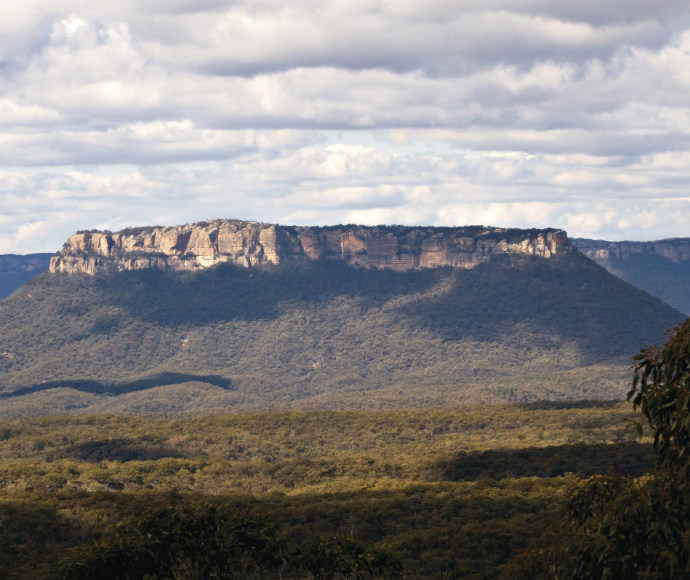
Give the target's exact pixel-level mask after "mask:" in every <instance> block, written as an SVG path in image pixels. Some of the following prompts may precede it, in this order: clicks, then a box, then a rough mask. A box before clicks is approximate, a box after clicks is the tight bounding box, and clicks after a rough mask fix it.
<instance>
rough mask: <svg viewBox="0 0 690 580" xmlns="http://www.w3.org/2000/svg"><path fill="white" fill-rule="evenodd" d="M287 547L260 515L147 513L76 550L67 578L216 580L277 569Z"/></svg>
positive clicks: (211, 509) (202, 508)
mask: <svg viewBox="0 0 690 580" xmlns="http://www.w3.org/2000/svg"><path fill="white" fill-rule="evenodd" d="M287 548H288V543H287V540H286V539H285V538H283V537H282V536H281V535H280V534H279V532H278V530H277V529H276V528H275V526H273V525H272V524H271V523H270V522H269V521H267V519H266V518H265V517H264V516H261V515H259V514H256V513H252V512H249V511H246V510H243V511H232V510H228V509H224V508H223V507H219V506H214V505H207V504H203V503H201V504H195V505H191V506H185V505H172V506H170V507H166V508H163V509H158V510H154V511H150V512H145V513H144V514H143V515H141V516H135V517H132V518H130V519H129V520H128V521H125V522H123V523H122V524H120V525H118V526H116V527H115V528H114V529H113V530H112V531H111V532H110V533H108V534H107V535H106V536H104V537H103V538H102V539H101V540H100V541H99V542H98V543H96V544H94V545H91V546H87V547H86V548H80V549H77V550H76V551H75V553H74V554H72V555H71V557H70V562H68V563H66V564H65V565H64V566H63V571H62V577H63V578H64V579H65V580H102V579H104V578H108V579H110V580H144V579H146V580H169V579H171V578H189V579H197V578H198V579H199V580H201V579H205V578H218V579H220V580H224V579H228V580H232V579H241V578H252V577H255V576H256V575H257V574H259V573H262V574H265V573H267V572H270V571H272V570H276V569H279V568H280V567H281V566H282V565H283V564H284V562H285V559H286V555H287Z"/></svg>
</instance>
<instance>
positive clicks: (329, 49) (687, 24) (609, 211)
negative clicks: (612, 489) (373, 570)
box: [0, 0, 690, 252]
mask: <svg viewBox="0 0 690 580" xmlns="http://www.w3.org/2000/svg"><path fill="white" fill-rule="evenodd" d="M0 36H1V37H2V38H3V42H2V43H0V71H1V72H0V128H1V131H0V150H1V151H2V152H3V154H2V159H0V223H2V224H3V234H2V235H0V252H5V251H22V249H26V251H29V247H30V249H31V250H37V249H56V247H59V244H60V243H61V241H62V240H64V238H65V237H66V236H67V235H69V233H71V232H72V231H74V230H76V229H82V228H91V227H100V226H103V227H109V228H111V229H117V228H119V227H123V226H126V225H144V224H146V223H154V222H155V223H182V222H186V221H190V220H195V219H206V218H210V217H221V216H225V217H240V218H255V219H263V220H265V221H280V222H282V223H286V222H292V223H298V222H300V221H302V222H304V223H334V222H349V221H361V222H363V223H382V222H394V223H431V224H436V225H443V224H457V225H460V224H462V223H479V222H483V223H486V224H490V223H493V224H494V225H505V226H516V227H532V226H535V227H541V226H556V227H566V228H568V229H569V230H571V234H573V235H577V236H594V235H596V236H598V237H603V238H607V237H608V238H611V239H614V238H615V239H620V238H621V237H625V238H629V239H630V238H638V239H649V238H650V237H668V236H671V235H689V234H690V232H689V231H688V226H687V223H685V222H686V221H687V219H683V218H686V217H687V215H688V197H689V192H688V189H689V188H688V179H687V176H688V174H687V167H688V166H689V165H688V161H690V159H689V157H688V146H687V145H688V133H689V131H690V110H689V109H688V107H687V95H688V93H689V92H690V72H689V71H690V15H689V14H688V13H687V6H686V4H685V2H684V1H681V0H668V1H666V2H662V3H652V2H647V1H646V0H610V1H608V2H597V1H595V0H584V1H583V2H578V3H563V2H551V1H548V0H481V1H480V0H464V1H463V2H462V3H459V4H458V3H448V2H446V1H444V0H430V1H429V2H425V3H420V2H417V1H413V0H397V1H395V2H388V1H382V2H363V1H359V0H356V1H355V0H334V1H333V2H328V3H323V2H318V1H316V0H302V1H298V2H292V3H288V4H286V3H285V2H278V1H277V0H247V1H245V2H239V3H238V2H231V1H229V0H227V1H226V0H203V1H201V0H173V1H162V0H152V1H150V2H141V1H139V0H122V1H121V2H111V3H105V2H90V1H87V0H25V1H22V2H19V3H4V4H3V5H2V6H1V7H0ZM172 201H174V203H172ZM45 228H49V230H50V231H44V229H45ZM29 233H30V234H31V235H29Z"/></svg>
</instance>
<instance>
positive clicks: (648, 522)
mask: <svg viewBox="0 0 690 580" xmlns="http://www.w3.org/2000/svg"><path fill="white" fill-rule="evenodd" d="M634 361H635V365H634V375H633V382H632V388H631V390H630V392H629V393H628V400H629V401H632V403H633V407H634V408H635V409H639V410H641V412H642V413H643V415H644V416H645V417H646V419H647V421H648V423H649V429H651V433H652V435H653V437H654V448H655V450H656V451H657V454H658V459H657V463H656V466H655V468H654V470H653V472H652V473H651V474H649V475H648V476H645V477H642V478H639V479H635V478H631V477H623V476H619V475H607V476H595V477H592V478H589V479H587V480H586V481H584V482H583V483H582V484H580V485H579V486H578V487H577V488H576V489H575V490H574V491H573V493H572V494H571V496H570V498H569V501H568V502H567V505H566V509H565V515H566V522H565V524H564V526H563V529H562V530H561V534H560V535H561V540H560V541H559V542H558V545H557V546H556V547H554V548H552V549H551V550H550V554H549V558H548V561H549V564H548V569H543V568H542V570H541V571H540V574H539V577H544V578H555V579H558V580H566V579H572V580H575V579H578V580H579V579H582V578H588V579H591V580H597V579H601V580H628V579H629V580H643V579H648V580H668V579H670V578H690V486H689V485H688V481H690V392H689V391H690V319H688V320H687V321H686V322H684V323H683V324H682V325H680V326H678V327H677V328H675V329H673V330H672V331H670V332H669V339H668V341H667V342H666V344H665V345H664V346H663V347H662V348H658V347H649V348H646V349H643V350H642V351H641V352H640V353H639V354H638V355H637V356H636V357H634ZM638 428H639V429H640V432H642V425H641V424H639V425H638Z"/></svg>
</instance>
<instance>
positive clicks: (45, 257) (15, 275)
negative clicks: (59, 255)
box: [0, 253, 53, 300]
mask: <svg viewBox="0 0 690 580" xmlns="http://www.w3.org/2000/svg"><path fill="white" fill-rule="evenodd" d="M52 256H53V254H45V253H37V254H24V255H18V254H0V300H2V299H3V298H5V297H6V296H9V295H10V294H12V292H14V291H15V290H16V289H17V288H19V287H20V286H21V285H22V284H24V282H26V281H27V280H29V279H30V278H33V277H34V276H36V275H37V274H40V273H41V272H45V271H46V270H47V269H48V266H49V264H50V259H51V257H52Z"/></svg>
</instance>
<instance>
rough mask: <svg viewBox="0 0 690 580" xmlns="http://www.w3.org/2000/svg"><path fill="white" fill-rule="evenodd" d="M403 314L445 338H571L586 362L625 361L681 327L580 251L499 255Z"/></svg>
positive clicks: (667, 311) (547, 342)
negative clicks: (546, 255)
mask: <svg viewBox="0 0 690 580" xmlns="http://www.w3.org/2000/svg"><path fill="white" fill-rule="evenodd" d="M401 310H402V312H404V313H405V314H406V315H408V316H409V317H410V318H411V319H413V320H416V321H417V323H418V324H419V325H421V326H422V327H426V328H429V329H433V330H435V331H436V332H438V333H440V334H441V335H442V336H443V337H444V338H445V339H446V340H460V339H462V338H465V337H470V338H473V339H476V340H481V341H494V340H505V341H508V342H510V343H512V344H520V343H523V344H524V343H525V342H526V343H528V344H531V345H532V346H533V347H534V348H536V349H547V350H548V349H553V348H561V347H562V346H563V345H564V342H563V341H574V342H576V343H577V345H578V348H579V350H580V352H581V353H582V354H584V355H586V356H587V358H588V360H589V361H590V363H594V362H597V361H598V360H605V359H608V358H610V357H620V356H625V357H630V356H632V355H633V354H635V353H636V352H637V351H638V350H639V349H640V348H642V347H643V346H645V345H646V344H650V343H658V342H659V341H660V340H663V336H664V332H665V330H666V329H667V328H668V327H670V326H672V325H673V324H675V323H677V322H679V319H678V313H676V312H675V311H674V310H673V309H672V308H670V307H669V306H668V305H666V304H664V303H662V302H661V301H659V300H658V299H656V298H654V297H652V296H650V295H648V294H646V293H644V292H642V291H641V290H639V289H637V288H634V287H632V286H631V285H629V284H627V283H626V282H624V281H622V280H620V279H618V278H616V277H615V276H613V275H612V274H610V273H608V272H607V271H606V270H605V269H604V268H602V267H600V266H598V265H597V264H595V263H594V262H592V261H591V260H589V259H588V258H586V257H585V256H583V255H581V254H579V253H574V254H568V255H564V256H560V257H556V258H552V259H549V260H544V259H542V258H535V257H529V256H497V257H495V258H494V259H492V260H491V262H490V263H486V264H480V265H478V266H477V267H475V268H472V269H470V270H461V271H455V272H454V273H453V277H452V287H451V288H450V289H449V290H448V291H447V292H445V293H443V294H437V295H428V296H422V297H420V298H419V299H418V300H416V301H414V302H413V303H410V304H409V305H407V306H405V307H404V308H402V309H401ZM633 312H634V313H635V315H634V316H632V315H631V313H633ZM521 334H522V335H523V336H521Z"/></svg>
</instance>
